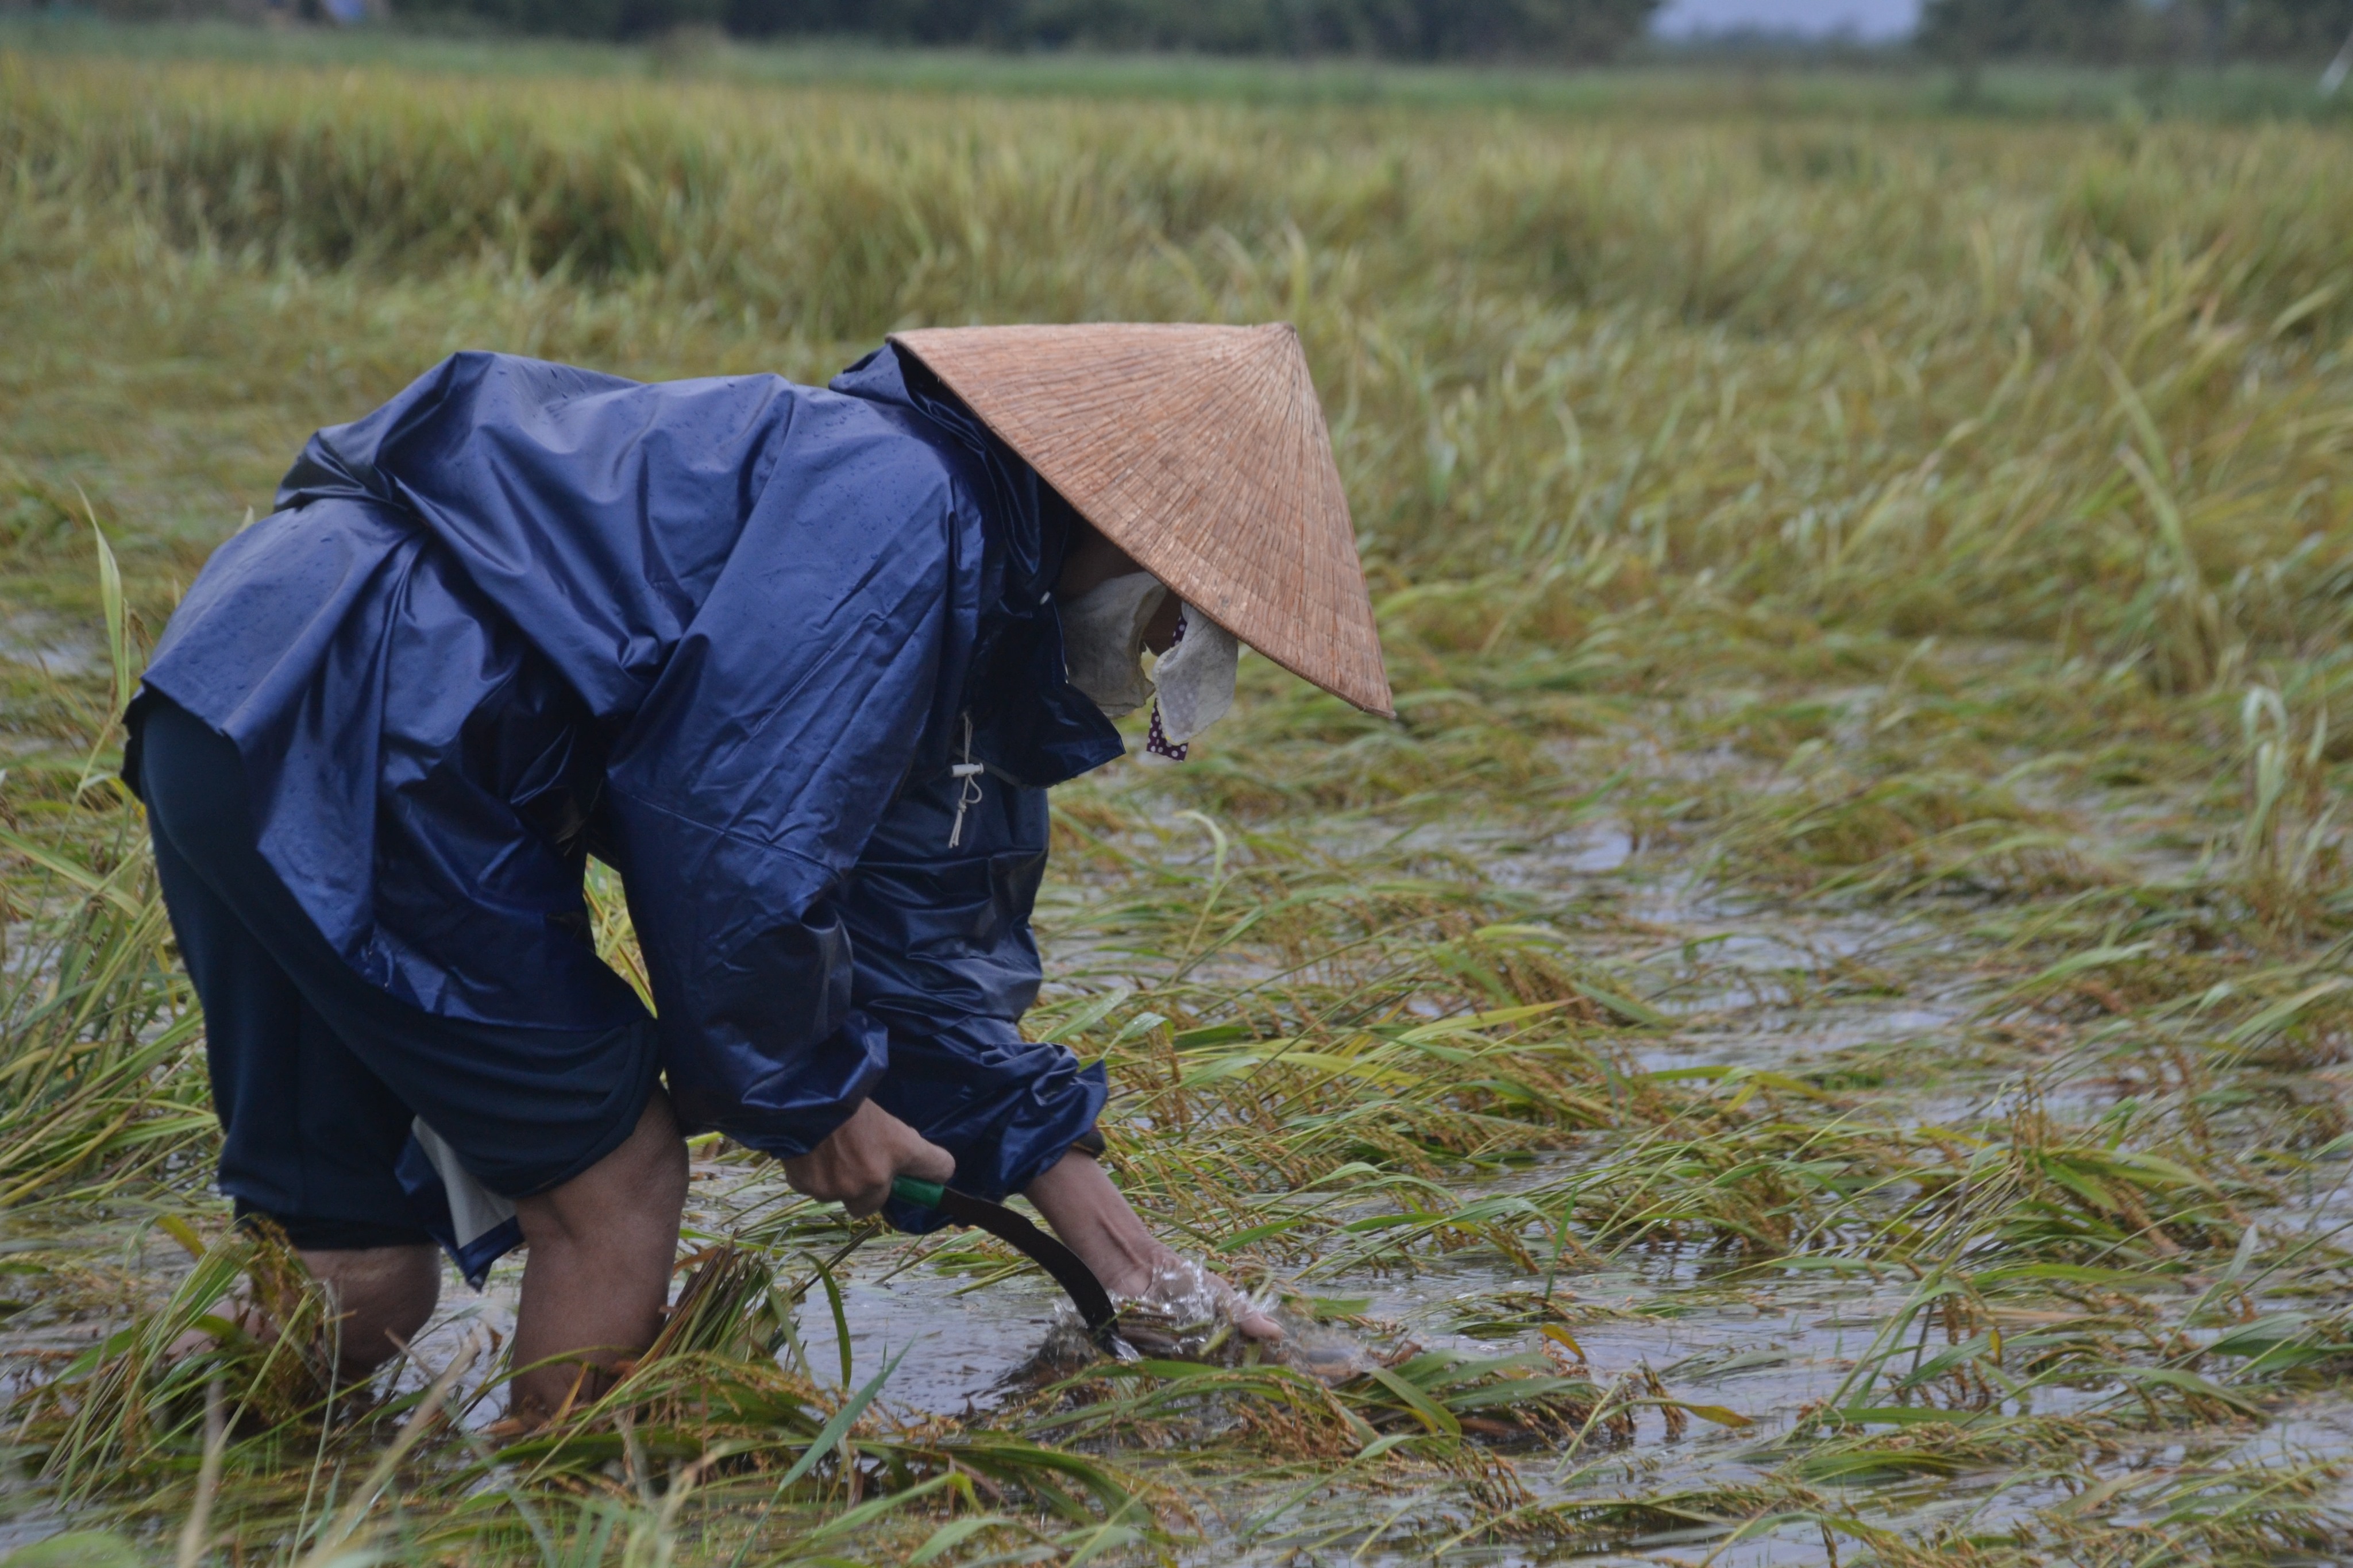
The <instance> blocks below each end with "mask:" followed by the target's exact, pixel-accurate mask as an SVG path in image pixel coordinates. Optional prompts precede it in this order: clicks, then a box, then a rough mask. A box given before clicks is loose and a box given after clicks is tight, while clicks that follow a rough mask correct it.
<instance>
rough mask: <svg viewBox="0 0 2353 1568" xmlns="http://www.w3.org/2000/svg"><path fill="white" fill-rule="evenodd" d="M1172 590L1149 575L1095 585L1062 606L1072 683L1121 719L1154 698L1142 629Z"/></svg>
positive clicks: (1065, 654)
mask: <svg viewBox="0 0 2353 1568" xmlns="http://www.w3.org/2000/svg"><path fill="white" fill-rule="evenodd" d="M1167 596H1168V590H1167V589H1166V587H1165V586H1163V585H1162V584H1161V582H1160V579H1158V578H1157V577H1155V576H1154V575H1153V574H1151V573H1149V572H1130V573H1129V574H1127V575H1125V576H1124V577H1113V578H1111V579H1110V580H1108V581H1106V582H1102V583H1098V584H1095V585H1094V586H1093V587H1092V588H1090V589H1088V590H1087V591H1086V592H1085V593H1083V594H1082V595H1079V596H1078V597H1077V598H1075V599H1071V600H1068V601H1066V602H1065V603H1064V604H1063V605H1062V606H1061V615H1062V658H1063V661H1064V663H1065V664H1066V666H1067V667H1068V668H1069V670H1070V674H1071V685H1073V686H1075V687H1077V688H1078V689H1080V690H1081V691H1082V692H1084V693H1086V695H1087V697H1088V699H1089V700H1092V702H1093V703H1094V705H1095V706H1096V707H1098V708H1100V709H1102V710H1103V712H1104V714H1105V715H1106V716H1107V717H1110V718H1113V719H1118V718H1122V717H1124V716H1125V715H1127V714H1130V713H1133V712H1134V711H1135V710H1137V709H1139V708H1141V707H1143V706H1144V705H1145V702H1146V701H1148V700H1150V699H1151V696H1152V684H1151V682H1149V681H1147V680H1146V679H1145V678H1144V628H1145V626H1149V625H1151V624H1152V617H1153V616H1155V614H1157V613H1158V612H1159V609H1160V603H1161V601H1162V600H1164V599H1166V597H1167Z"/></svg>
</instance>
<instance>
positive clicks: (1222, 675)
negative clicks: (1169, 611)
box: [1152, 605, 1242, 746]
mask: <svg viewBox="0 0 2353 1568" xmlns="http://www.w3.org/2000/svg"><path fill="white" fill-rule="evenodd" d="M1183 617H1184V618H1183V620H1182V622H1181V626H1182V628H1183V629H1182V631H1181V632H1180V634H1179V636H1178V639H1177V642H1176V647H1172V648H1170V649H1169V650H1168V651H1167V652H1166V653H1164V654H1162V655H1161V656H1160V658H1158V660H1157V661H1155V663H1154V665H1153V666H1152V685H1153V689H1154V690H1155V692H1156V693H1157V694H1158V696H1159V698H1160V731H1161V733H1162V734H1163V735H1165V736H1166V738H1167V740H1168V742H1169V743H1170V744H1172V745H1177V746H1181V745H1183V744H1184V743H1185V742H1187V741H1189V740H1191V739H1192V738H1193V737H1194V736H1196V735H1198V734H1199V733H1200V732H1201V731H1204V730H1206V729H1208V727H1209V726H1210V725H1212V724H1214V723H1216V722H1217V721H1219V720H1220V719H1222V718H1224V717H1225V716H1226V710H1227V709H1229V708H1231V707H1232V706H1233V705H1234V669H1235V666H1236V665H1237V664H1238V663H1239V662H1240V658H1241V652H1242V645H1241V644H1240V643H1239V642H1237V641H1236V640H1234V634H1233V633H1231V632H1229V631H1228V630H1226V628H1225V627H1223V626H1219V625H1218V623H1217V622H1215V621H1213V620H1211V619H1210V618H1209V617H1208V616H1205V615H1203V614H1202V613H1201V612H1200V611H1198V610H1197V609H1195V608H1194V607H1193V606H1192V605H1186V606H1184V611H1183Z"/></svg>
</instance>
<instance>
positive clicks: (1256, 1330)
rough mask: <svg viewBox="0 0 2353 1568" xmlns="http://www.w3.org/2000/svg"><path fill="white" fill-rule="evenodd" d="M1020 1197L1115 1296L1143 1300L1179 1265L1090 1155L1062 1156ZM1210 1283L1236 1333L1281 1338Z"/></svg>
mask: <svg viewBox="0 0 2353 1568" xmlns="http://www.w3.org/2000/svg"><path fill="white" fill-rule="evenodd" d="M1022 1196H1024V1197H1026V1198H1028V1199H1029V1201H1030V1202H1031V1203H1033V1204H1035V1205H1038V1212H1039V1214H1042V1215H1045V1216H1046V1223H1047V1224H1049V1225H1050V1226H1053V1227H1054V1234H1055V1235H1056V1236H1059V1237H1061V1238H1062V1243H1063V1245H1064V1246H1066V1247H1069V1248H1070V1249H1071V1251H1072V1252H1075V1253H1077V1254H1078V1255H1079V1258H1080V1259H1081V1261H1082V1262H1084V1263H1085V1264H1086V1266H1087V1267H1088V1268H1092V1269H1093V1270H1094V1274H1095V1278H1096V1279H1100V1280H1102V1281H1103V1289H1106V1290H1108V1291H1110V1292H1111V1293H1112V1294H1113V1295H1114V1296H1141V1295H1143V1294H1144V1293H1145V1291H1146V1290H1148V1289H1151V1286H1152V1281H1153V1276H1154V1275H1155V1273H1156V1272H1157V1271H1158V1269H1159V1268H1161V1266H1162V1265H1163V1264H1168V1263H1174V1262H1176V1253H1175V1252H1174V1251H1172V1250H1171V1249H1170V1248H1169V1247H1168V1246H1167V1245H1166V1243H1164V1242H1162V1241H1161V1240H1160V1239H1159V1238H1158V1237H1155V1236H1154V1235H1153V1234H1152V1233H1151V1232H1150V1231H1149V1230H1146V1229H1145V1227H1144V1221H1143V1220H1142V1219H1140V1218H1139V1217H1137V1215H1136V1212H1135V1210H1134V1209H1133V1208H1131V1207H1130V1206H1129V1205H1128V1202H1127V1199H1125V1198H1124V1197H1122V1196H1121V1195H1120V1191H1119V1189H1118V1188H1117V1187H1116V1186H1113V1184H1112V1179H1111V1174H1110V1173H1109V1172H1107V1171H1105V1170H1104V1169H1103V1166H1102V1165H1100V1164H1099V1163H1096V1162H1095V1161H1094V1160H1093V1159H1092V1158H1091V1157H1090V1156H1088V1155H1085V1154H1077V1153H1071V1154H1065V1155H1063V1156H1062V1159H1061V1163H1059V1164H1057V1165H1056V1166H1055V1167H1054V1168H1053V1169H1052V1170H1050V1171H1048V1172H1047V1173H1045V1174H1044V1175H1042V1176H1039V1178H1038V1179H1037V1180H1036V1181H1034V1182H1031V1183H1030V1184H1029V1186H1028V1187H1026V1188H1025V1189H1023V1191H1022ZM1209 1279H1210V1280H1211V1282H1212V1284H1213V1285H1214V1287H1215V1288H1216V1289H1218V1290H1219V1292H1220V1293H1221V1294H1222V1296H1223V1298H1224V1301H1225V1308H1226V1310H1227V1312H1228V1314H1229V1316H1231V1317H1232V1319H1233V1321H1234V1327H1236V1328H1237V1329H1240V1331H1242V1333H1243V1335H1244V1336H1245V1337H1247V1338H1250V1339H1253V1340H1279V1339H1281V1338H1282V1325H1281V1324H1280V1323H1277V1322H1276V1321H1274V1320H1273V1319H1271V1318H1270V1317H1268V1316H1267V1315H1266V1314H1265V1313H1263V1312H1260V1311H1257V1310H1253V1309H1252V1308H1250V1306H1249V1305H1248V1304H1247V1303H1246V1302H1245V1301H1244V1300H1243V1298H1242V1294H1241V1292H1240V1291H1239V1290H1236V1289H1234V1288H1233V1287H1232V1286H1230V1285H1229V1284H1227V1283H1226V1282H1225V1281H1224V1280H1223V1279H1219V1278H1218V1276H1216V1275H1214V1274H1212V1275H1210V1276H1209Z"/></svg>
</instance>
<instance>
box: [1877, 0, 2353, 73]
mask: <svg viewBox="0 0 2353 1568" xmlns="http://www.w3.org/2000/svg"><path fill="white" fill-rule="evenodd" d="M2348 33H2353V0H1928V3H1927V5H1926V7H1925V8H1924V9H1923V12H1922V15H1921V17H1920V36H1919V44H1920V47H1922V48H1923V49H1924V50H1926V52H1927V53H1929V54H1931V55H1934V56H1936V57H1938V58H1945V59H1953V60H1962V61H1970V60H1987V59H2019V58H2042V59H2063V60H2075V61H2081V62H2084V63H2086V64H2094V65H2123V64H2129V63H2134V62H2140V61H2216V60H2226V59H2309V58H2313V57H2315V56H2325V55H2327V54H2328V53H2329V52H2330V51H2332V50H2334V49H2336V48H2337V47H2338V46H2339V45H2341V44H2343V43H2344V42H2345V39H2346V37H2347V35H2348Z"/></svg>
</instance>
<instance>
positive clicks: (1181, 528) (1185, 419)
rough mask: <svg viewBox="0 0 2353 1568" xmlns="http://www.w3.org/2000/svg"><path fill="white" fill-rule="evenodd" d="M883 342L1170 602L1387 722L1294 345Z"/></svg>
mask: <svg viewBox="0 0 2353 1568" xmlns="http://www.w3.org/2000/svg"><path fill="white" fill-rule="evenodd" d="M891 341H892V342H894V343H897V344H898V345H899V346H900V347H901V348H902V349H905V350H907V351H908V352H909V353H913V355H914V356H915V357H916V358H917V359H920V360H921V361H923V363H924V364H926V365H928V366H930V367H931V370H932V372H933V374H935V375H937V376H938V377H939V378H940V379H941V380H942V381H944V382H945V383H946V384H948V386H949V388H950V389H951V390H953V391H954V392H955V395H957V396H958V397H960V398H962V399H964V401H965V405H967V406H968V407H970V408H971V409H972V411H973V412H974V413H975V414H976V415H978V416H980V417H981V419H982V421H983V422H984V423H986V424H987V426H988V427H989V428H990V429H991V430H993V431H995V432H996V433H997V436H998V437H1000V438H1001V439H1003V440H1004V441H1005V442H1006V443H1007V444H1008V446H1010V447H1013V449H1014V450H1015V451H1017V452H1019V453H1020V454H1021V455H1022V456H1023V457H1024V458H1028V459H1029V464H1030V466H1031V467H1032V468H1036V469H1037V470H1038V473H1039V477H1040V478H1042V479H1045V481H1046V482H1047V483H1048V484H1050V485H1052V486H1053V487H1054V489H1057V490H1059V491H1060V492H1061V495H1062V497H1063V499H1064V500H1068V501H1069V502H1070V503H1071V505H1072V506H1074V507H1076V508H1078V509H1079V511H1080V513H1081V515H1082V516H1084V517H1085V518H1086V520H1087V521H1089V522H1092V523H1093V524H1094V525H1095V526H1096V527H1097V528H1099V529H1101V530H1102V531H1103V532H1104V533H1105V534H1107V535H1109V536H1110V538H1111V540H1112V542H1113V543H1115V544H1117V545H1118V546H1119V547H1120V548H1121V549H1123V550H1124V551H1126V552H1128V553H1129V554H1130V555H1132V556H1134V558H1135V560H1136V562H1137V563H1138V564H1140V565H1142V566H1143V567H1144V569H1145V571H1147V572H1149V573H1151V574H1153V575H1154V576H1155V577H1157V578H1159V579H1160V580H1161V581H1162V582H1163V583H1166V584H1168V586H1169V587H1171V588H1173V589H1175V590H1176V593H1177V595H1179V596H1180V597H1181V598H1183V599H1184V600H1185V602H1186V603H1187V604H1189V605H1195V606H1196V607H1198V609H1200V610H1201V611H1202V612H1203V613H1204V614H1206V615H1207V616H1208V617H1209V618H1210V619H1211V620H1214V621H1216V622H1217V623H1218V624H1219V626H1223V627H1225V628H1226V630H1228V631H1229V632H1231V633H1233V634H1234V636H1235V637H1240V639H1241V640H1242V641H1243V642H1246V643H1248V644H1249V645H1250V647H1254V648H1256V649H1258V651H1259V652H1261V653H1262V654H1264V655H1266V657H1267V658H1271V659H1272V660H1274V662H1275V663H1277V664H1279V665H1281V666H1282V667H1283V668H1285V669H1288V670H1290V671H1291V672H1292V673H1293V674H1294V675H1298V676H1301V677H1303V678H1304V679H1308V680H1312V681H1314V683H1315V684H1316V685H1318V686H1320V687H1322V688H1323V689H1324V690H1326V691H1329V692H1331V693H1332V694H1333V695H1335V696H1336V697H1342V698H1345V699H1346V700H1348V701H1350V702H1353V703H1355V704H1356V706H1357V707H1359V708H1363V709H1366V710H1369V711H1371V712H1375V713H1379V714H1382V715H1384V716H1388V715H1389V714H1390V713H1392V712H1393V711H1394V710H1393V709H1392V708H1391V706H1390V701H1389V682H1388V673H1387V671H1386V670H1385V669H1384V668H1382V665H1381V645H1380V639H1379V637H1378V636H1377V634H1376V633H1375V631H1374V628H1373V606H1372V601H1371V599H1370V598H1369V597H1368V596H1367V595H1366V592H1365V571H1364V567H1363V565H1362V564H1361V563H1358V561H1357V559H1356V525H1355V524H1354V523H1352V522H1351V521H1349V520H1348V498H1347V497H1346V496H1345V495H1344V494H1343V493H1342V492H1341V489H1340V470H1339V469H1338V468H1336V467H1335V466H1334V464H1333V461H1332V437H1331V435H1330V433H1329V432H1328V431H1326V430H1325V429H1324V410H1323V407H1322V405H1319V404H1318V403H1317V402H1316V401H1315V387H1314V383H1313V382H1311V381H1310V380H1309V379H1308V374H1307V357H1306V356H1305V355H1304V354H1303V353H1301V352H1300V349H1299V334H1298V333H1297V332H1295V331H1293V330H1292V329H1291V327H1290V326H1289V325H1287V324H1282V323H1277V324H1274V325H1270V326H1262V327H1209V326H1132V325H1124V324H1110V323H1105V324H1097V325H1085V326H1068V327H934V328H927V329H925V330H923V331H911V332H893V333H892V335H891Z"/></svg>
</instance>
